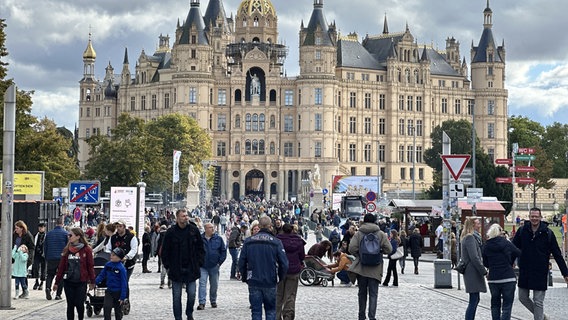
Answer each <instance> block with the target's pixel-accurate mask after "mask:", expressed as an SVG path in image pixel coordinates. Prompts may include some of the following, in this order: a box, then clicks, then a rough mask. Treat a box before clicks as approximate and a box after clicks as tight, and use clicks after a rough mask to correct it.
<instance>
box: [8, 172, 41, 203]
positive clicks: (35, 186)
mask: <svg viewBox="0 0 568 320" xmlns="http://www.w3.org/2000/svg"><path fill="white" fill-rule="evenodd" d="M43 174H44V173H43V171H37V172H14V195H25V196H29V197H26V199H34V200H43ZM3 177H4V175H3V174H2V173H0V193H2V186H3V185H4V183H3V182H2V180H3Z"/></svg>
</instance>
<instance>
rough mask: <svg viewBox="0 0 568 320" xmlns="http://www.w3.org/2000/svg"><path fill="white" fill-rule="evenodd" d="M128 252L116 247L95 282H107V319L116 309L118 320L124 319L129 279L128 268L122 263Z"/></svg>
mask: <svg viewBox="0 0 568 320" xmlns="http://www.w3.org/2000/svg"><path fill="white" fill-rule="evenodd" d="M125 255H126V252H124V250H122V249H121V248H114V250H112V252H111V254H110V261H109V262H107V263H106V264H105V266H104V268H103V269H102V270H101V272H100V273H99V275H98V276H97V278H96V279H95V283H96V284H97V285H100V284H101V283H102V282H103V281H104V282H105V286H106V290H105V298H104V302H103V310H104V311H103V312H104V313H103V314H104V319H105V320H110V319H111V312H112V309H114V317H115V319H116V320H120V319H122V303H123V302H124V300H125V299H126V292H127V286H128V280H127V276H126V268H124V264H122V259H123V258H124V256H125Z"/></svg>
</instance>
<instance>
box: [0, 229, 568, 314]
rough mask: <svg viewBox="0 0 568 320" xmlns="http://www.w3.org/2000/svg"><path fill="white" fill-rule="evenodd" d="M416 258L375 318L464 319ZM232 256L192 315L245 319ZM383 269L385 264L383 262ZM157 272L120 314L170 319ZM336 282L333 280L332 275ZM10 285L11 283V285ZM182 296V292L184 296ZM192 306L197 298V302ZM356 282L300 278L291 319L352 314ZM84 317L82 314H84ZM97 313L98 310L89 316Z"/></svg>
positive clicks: (560, 297)
mask: <svg viewBox="0 0 568 320" xmlns="http://www.w3.org/2000/svg"><path fill="white" fill-rule="evenodd" d="M313 242H314V237H313V235H310V239H308V245H307V246H306V251H307V249H308V248H309V246H310V245H311V244H313ZM423 258H424V260H425V261H421V262H420V275H414V274H403V275H402V274H400V270H399V287H398V288H394V287H383V286H381V287H380V288H379V303H378V313H377V316H378V319H437V320H454V319H463V314H464V312H465V309H466V306H467V298H468V295H467V294H466V293H465V291H464V287H463V282H462V286H461V290H458V289H457V284H458V278H457V275H456V273H455V272H453V275H452V284H453V288H452V289H435V288H434V266H433V265H434V264H433V263H432V262H431V261H432V260H433V259H434V256H433V255H432V254H426V255H424V256H423ZM230 264H231V258H230V255H227V261H226V262H225V263H224V264H223V266H222V268H221V281H220V284H219V297H218V301H217V303H218V304H219V307H218V308H217V309H211V308H210V305H209V303H208V304H207V306H206V308H205V310H203V311H197V310H196V311H195V312H194V318H195V319H224V320H230V319H250V310H249V308H248V291H247V287H246V284H244V283H242V282H240V281H230V280H229V270H230ZM411 265H412V261H407V266H408V267H407V270H408V271H410V273H412V267H411ZM149 267H150V269H151V270H157V262H155V261H152V262H150V263H149ZM385 269H386V268H385ZM554 280H555V283H554V286H553V287H552V288H549V290H548V291H547V294H546V301H545V312H546V313H547V314H548V315H549V316H550V319H566V313H565V309H566V304H567V303H568V288H567V286H566V284H565V283H563V282H561V281H562V279H561V278H560V275H559V273H558V271H556V273H555V278H554ZM159 281H160V280H159V274H157V273H150V274H143V273H141V267H140V265H137V267H136V271H135V273H134V275H133V276H132V278H131V295H132V298H131V300H132V311H131V313H130V315H128V316H125V319H171V318H172V311H171V291H170V290H168V289H163V290H160V289H159V288H158V286H159ZM336 283H338V281H336ZM12 288H13V285H12ZM184 299H185V298H184ZM12 306H13V307H15V309H14V310H0V318H1V319H26V320H28V319H41V320H51V319H54V320H55V319H57V320H59V319H64V318H65V308H66V303H65V300H62V301H54V300H52V301H47V300H45V295H44V293H43V292H39V291H33V290H32V291H30V298H29V299H27V300H15V301H13V303H12ZM196 306H197V302H196ZM489 308H490V294H489V293H487V294H482V295H481V302H480V305H479V307H478V310H477V319H482V320H485V319H491V312H490V309H489ZM356 315H357V287H356V286H352V287H342V286H335V287H332V286H331V285H330V286H328V287H321V286H317V287H305V286H303V285H301V284H300V286H299V289H298V297H297V303H296V319H300V320H303V319H328V318H330V317H333V318H335V319H356ZM85 318H86V316H85ZM93 318H95V319H97V318H98V319H102V315H100V316H93ZM513 319H526V320H529V319H532V318H531V316H530V314H529V313H528V312H527V311H526V309H525V308H524V307H523V306H522V305H521V304H520V302H518V300H517V299H515V303H514V305H513Z"/></svg>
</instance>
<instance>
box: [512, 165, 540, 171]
mask: <svg viewBox="0 0 568 320" xmlns="http://www.w3.org/2000/svg"><path fill="white" fill-rule="evenodd" d="M509 170H510V171H511V172H513V168H509ZM535 171H536V168H535V167H527V166H516V167H515V172H535Z"/></svg>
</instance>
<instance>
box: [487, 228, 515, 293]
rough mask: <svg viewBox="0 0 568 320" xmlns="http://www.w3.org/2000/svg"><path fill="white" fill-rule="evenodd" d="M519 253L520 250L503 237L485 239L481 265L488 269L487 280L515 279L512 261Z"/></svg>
mask: <svg viewBox="0 0 568 320" xmlns="http://www.w3.org/2000/svg"><path fill="white" fill-rule="evenodd" d="M520 255H521V250H519V249H518V248H517V247H515V245H514V244H512V243H511V242H510V241H509V240H507V239H505V238H504V237H495V238H491V239H489V240H487V242H485V245H484V246H483V265H484V266H486V267H487V269H489V274H488V275H487V280H489V282H491V281H496V280H504V279H516V277H515V271H514V270H513V262H515V259H516V258H517V257H518V256H520Z"/></svg>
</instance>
